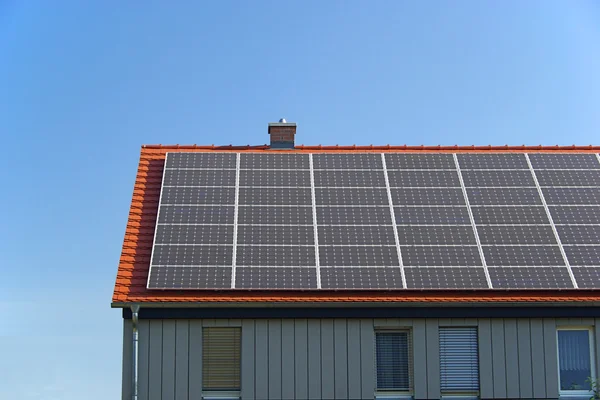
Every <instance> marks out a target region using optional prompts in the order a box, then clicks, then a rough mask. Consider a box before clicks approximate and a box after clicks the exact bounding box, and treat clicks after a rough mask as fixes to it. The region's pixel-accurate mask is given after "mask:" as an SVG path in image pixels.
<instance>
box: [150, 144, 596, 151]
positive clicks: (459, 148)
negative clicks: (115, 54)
mask: <svg viewBox="0 0 600 400" xmlns="http://www.w3.org/2000/svg"><path fill="white" fill-rule="evenodd" d="M142 148H143V149H182V150H183V149H198V150H269V149H270V146H269V145H267V144H261V145H249V144H247V145H235V146H234V145H233V144H229V145H218V146H216V145H214V144H212V145H197V144H191V145H181V144H145V145H142ZM287 150H288V151H293V150H328V151H332V150H337V151H342V150H343V151H347V150H353V151H357V150H358V151H361V150H408V151H419V150H424V151H452V150H457V151H469V150H475V151H486V150H487V151H498V150H500V151H510V150H513V151H514V150H517V151H525V150H532V151H539V150H543V151H569V150H571V151H582V150H586V151H590V150H591V151H600V146H594V145H591V144H589V145H584V146H581V145H575V144H573V145H570V146H560V145H551V146H549V145H541V144H540V145H537V146H530V145H524V144H523V145H518V146H513V145H507V144H506V145H500V146H498V145H495V146H493V145H462V146H459V145H451V146H442V145H434V146H426V145H416V146H415V145H411V146H409V145H406V144H404V145H390V144H387V145H377V146H375V145H372V144H371V145H356V144H352V145H343V146H340V145H327V146H324V145H320V144H319V145H310V146H307V145H304V144H301V145H297V146H295V147H294V148H293V149H287Z"/></svg>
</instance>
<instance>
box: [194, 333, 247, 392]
mask: <svg viewBox="0 0 600 400" xmlns="http://www.w3.org/2000/svg"><path fill="white" fill-rule="evenodd" d="M240 342H241V328H229V327H228V328H203V329H202V390H203V391H205V392H238V391H239V390H240V375H241V373H240V370H241V364H240V361H241V344H240Z"/></svg>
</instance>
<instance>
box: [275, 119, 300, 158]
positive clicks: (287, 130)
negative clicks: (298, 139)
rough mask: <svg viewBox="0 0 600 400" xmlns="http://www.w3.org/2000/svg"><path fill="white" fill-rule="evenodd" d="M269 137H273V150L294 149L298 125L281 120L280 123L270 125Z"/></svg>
mask: <svg viewBox="0 0 600 400" xmlns="http://www.w3.org/2000/svg"><path fill="white" fill-rule="evenodd" d="M269 135H271V149H275V150H277V149H293V148H294V136H296V123H294V122H287V121H286V120H285V119H284V118H281V119H280V120H279V122H272V123H270V124H269Z"/></svg>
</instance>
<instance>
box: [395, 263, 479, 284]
mask: <svg viewBox="0 0 600 400" xmlns="http://www.w3.org/2000/svg"><path fill="white" fill-rule="evenodd" d="M404 274H405V275H406V286H407V287H408V288H409V289H487V287H488V285H487V282H486V279H485V272H484V270H483V268H477V267H470V268H407V269H405V270H404Z"/></svg>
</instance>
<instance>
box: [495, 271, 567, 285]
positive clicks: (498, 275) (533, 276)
mask: <svg viewBox="0 0 600 400" xmlns="http://www.w3.org/2000/svg"><path fill="white" fill-rule="evenodd" d="M488 271H489V274H490V279H491V281H492V286H493V287H494V289H571V288H573V282H572V281H571V278H570V276H569V271H568V270H567V268H565V267H562V268H561V267H512V268H507V267H504V268H488Z"/></svg>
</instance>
